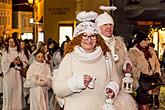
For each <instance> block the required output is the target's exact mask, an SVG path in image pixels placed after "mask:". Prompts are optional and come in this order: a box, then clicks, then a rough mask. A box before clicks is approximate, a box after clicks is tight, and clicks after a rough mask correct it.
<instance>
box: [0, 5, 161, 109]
mask: <svg viewBox="0 0 165 110" xmlns="http://www.w3.org/2000/svg"><path fill="white" fill-rule="evenodd" d="M109 9H112V8H109ZM76 19H77V20H78V21H79V22H80V23H79V24H78V25H77V26H76V28H75V29H74V34H73V39H71V40H70V39H69V37H68V36H66V41H65V42H64V43H63V44H62V45H61V47H59V45H58V44H57V43H56V42H55V41H54V40H52V39H49V40H48V41H47V42H45V43H43V42H39V43H38V44H37V45H32V43H31V42H29V41H28V40H25V41H20V40H18V39H16V38H15V37H10V38H9V39H8V40H7V41H6V43H5V45H4V46H3V47H4V48H3V49H1V54H0V56H1V58H0V60H1V66H0V67H1V68H0V77H1V79H2V78H3V83H2V84H1V83H0V86H1V88H2V89H3V91H0V92H1V94H0V95H3V108H2V110H22V109H23V108H25V106H26V105H27V104H30V110H61V109H62V110H63V109H64V110H149V109H150V108H151V107H152V106H155V107H156V108H158V107H159V99H158V97H159V92H160V86H157V87H155V88H153V89H150V90H145V89H144V88H143V87H142V85H141V84H139V81H140V80H142V79H147V78H149V77H150V76H151V75H155V76H156V77H157V78H159V77H160V76H161V71H160V64H159V60H158V58H157V56H156V53H155V51H154V49H153V48H152V47H151V46H150V45H149V44H150V42H149V39H148V35H147V34H146V33H144V32H140V31H139V32H138V33H136V35H135V38H134V39H133V42H131V43H132V44H133V45H131V47H130V48H129V50H127V47H126V45H125V43H124V40H123V38H122V36H115V35H114V34H113V30H114V21H113V18H112V17H111V16H110V15H109V14H108V13H107V12H106V11H104V13H102V14H100V15H98V14H97V13H96V12H93V11H90V12H86V11H83V12H80V13H78V14H77V16H76ZM26 67H28V70H27V72H26V76H23V75H22V70H23V69H25V68H26ZM127 73H131V75H132V76H131V77H132V79H133V84H132V86H133V92H136V96H135V98H133V97H132V96H131V95H130V94H129V93H127V92H124V91H122V89H121V88H122V79H123V78H124V77H125V74H127ZM147 80H148V79H147ZM2 85H3V86H2ZM2 93H3V94H2ZM153 98H154V100H153ZM149 105H150V106H149ZM60 106H61V107H60ZM149 107H150V108H149Z"/></svg>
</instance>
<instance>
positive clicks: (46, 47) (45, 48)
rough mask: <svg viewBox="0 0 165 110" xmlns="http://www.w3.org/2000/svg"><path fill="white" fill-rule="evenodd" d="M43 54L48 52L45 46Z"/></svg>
mask: <svg viewBox="0 0 165 110" xmlns="http://www.w3.org/2000/svg"><path fill="white" fill-rule="evenodd" d="M44 52H45V53H47V52H48V46H47V45H45V47H44Z"/></svg>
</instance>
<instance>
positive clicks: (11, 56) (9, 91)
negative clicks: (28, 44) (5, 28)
mask: <svg viewBox="0 0 165 110" xmlns="http://www.w3.org/2000/svg"><path fill="white" fill-rule="evenodd" d="M24 62H27V59H26V57H25V54H24V52H22V51H21V49H20V47H19V45H18V41H17V40H16V39H15V38H12V37H11V38H9V40H8V45H7V47H6V48H5V50H4V51H3V53H2V71H3V108H2V110H22V109H23V107H22V102H23V101H22V99H23V98H22V92H23V91H22V78H21V75H20V69H21V68H22V67H23V66H25V65H26V63H24Z"/></svg>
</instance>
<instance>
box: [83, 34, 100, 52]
mask: <svg viewBox="0 0 165 110" xmlns="http://www.w3.org/2000/svg"><path fill="white" fill-rule="evenodd" d="M96 42H97V37H96V35H95V34H92V33H83V34H82V36H81V47H82V48H83V49H84V50H85V51H86V52H87V53H90V52H93V51H94V50H95V46H96Z"/></svg>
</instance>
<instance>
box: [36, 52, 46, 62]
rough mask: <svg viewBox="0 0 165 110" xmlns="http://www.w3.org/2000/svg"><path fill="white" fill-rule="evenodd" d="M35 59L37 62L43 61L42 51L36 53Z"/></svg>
mask: <svg viewBox="0 0 165 110" xmlns="http://www.w3.org/2000/svg"><path fill="white" fill-rule="evenodd" d="M35 60H36V61H37V62H39V63H43V62H44V55H43V54H42V53H38V54H37V55H36V56H35Z"/></svg>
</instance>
